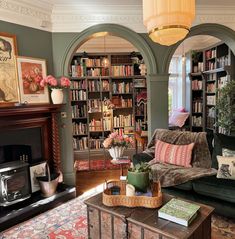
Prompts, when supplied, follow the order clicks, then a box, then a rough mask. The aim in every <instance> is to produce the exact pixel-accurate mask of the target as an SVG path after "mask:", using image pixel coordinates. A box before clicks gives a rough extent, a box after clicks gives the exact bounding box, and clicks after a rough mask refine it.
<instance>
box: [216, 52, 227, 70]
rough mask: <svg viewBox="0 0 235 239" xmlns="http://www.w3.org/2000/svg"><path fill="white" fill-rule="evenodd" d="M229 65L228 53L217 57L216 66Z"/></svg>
mask: <svg viewBox="0 0 235 239" xmlns="http://www.w3.org/2000/svg"><path fill="white" fill-rule="evenodd" d="M228 65H229V57H228V55H226V56H222V57H219V58H217V67H218V68H220V67H225V66H228Z"/></svg>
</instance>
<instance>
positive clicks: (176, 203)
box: [158, 198, 200, 227]
mask: <svg viewBox="0 0 235 239" xmlns="http://www.w3.org/2000/svg"><path fill="white" fill-rule="evenodd" d="M199 208H200V206H198V205H196V204H193V203H189V202H186V201H183V200H180V199H176V198H173V199H171V200H170V201H169V202H168V203H167V204H165V205H164V206H163V207H162V208H161V209H160V210H158V216H159V217H160V218H163V219H167V220H169V221H172V222H175V223H178V224H180V225H183V226H186V227H187V226H189V224H190V223H191V222H192V221H193V220H194V219H195V217H196V216H197V212H198V210H199Z"/></svg>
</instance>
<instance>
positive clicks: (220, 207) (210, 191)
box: [133, 132, 235, 218]
mask: <svg viewBox="0 0 235 239" xmlns="http://www.w3.org/2000/svg"><path fill="white" fill-rule="evenodd" d="M206 138H207V145H208V149H209V151H210V155H211V167H212V168H214V169H218V162H217V155H222V150H223V149H224V148H226V149H229V150H232V151H234V152H235V136H226V135H223V134H218V133H216V134H212V133H209V132H208V133H207V134H206ZM150 146H151V147H153V145H150ZM148 147H149V145H148ZM153 158H154V155H151V154H149V153H148V152H145V151H143V152H142V153H139V154H136V155H134V156H133V164H134V165H135V164H137V163H140V162H150V161H151V160H152V159H153ZM162 191H163V192H166V193H169V194H172V195H175V196H180V197H183V198H187V199H190V200H193V201H197V202H201V203H204V204H207V205H210V206H212V207H214V208H215V212H216V213H217V214H220V215H223V216H226V217H230V218H235V180H230V179H223V178H217V175H212V176H206V177H200V178H197V179H192V180H189V181H187V182H184V183H182V184H178V185H174V186H169V187H163V188H162Z"/></svg>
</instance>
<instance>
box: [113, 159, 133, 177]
mask: <svg viewBox="0 0 235 239" xmlns="http://www.w3.org/2000/svg"><path fill="white" fill-rule="evenodd" d="M111 163H112V164H114V165H120V180H126V176H125V175H124V169H125V168H129V166H130V164H131V160H130V158H129V157H127V156H126V157H125V156H124V157H122V158H119V159H118V160H111Z"/></svg>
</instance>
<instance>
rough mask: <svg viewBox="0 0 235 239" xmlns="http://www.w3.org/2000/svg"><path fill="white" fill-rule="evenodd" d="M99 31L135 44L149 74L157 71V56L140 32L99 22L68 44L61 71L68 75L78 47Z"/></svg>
mask: <svg viewBox="0 0 235 239" xmlns="http://www.w3.org/2000/svg"><path fill="white" fill-rule="evenodd" d="M99 32H108V33H110V34H112V35H114V36H118V37H121V38H124V39H125V40H127V41H129V42H130V43H132V44H133V46H135V47H136V48H137V49H138V50H139V52H140V53H141V55H142V56H143V58H144V61H145V64H146V66H147V69H148V74H156V73H157V63H156V60H155V57H154V55H153V53H152V50H151V48H150V47H149V45H148V44H147V42H146V41H145V40H144V38H142V37H141V36H140V35H139V34H137V33H136V32H134V31H132V30H131V29H129V28H126V27H124V26H121V25H117V24H99V25H96V26H92V27H89V28H87V29H85V30H84V31H82V32H80V33H78V35H76V37H75V38H74V39H73V40H72V41H71V42H70V44H69V45H68V46H67V48H66V50H65V53H64V56H63V59H62V61H61V67H60V69H61V73H62V74H63V75H68V66H69V64H70V61H71V58H72V56H73V54H74V53H75V51H76V50H77V48H79V47H80V46H81V45H82V44H83V43H85V42H86V41H87V40H89V39H91V38H92V37H93V36H94V34H96V33H99Z"/></svg>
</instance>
